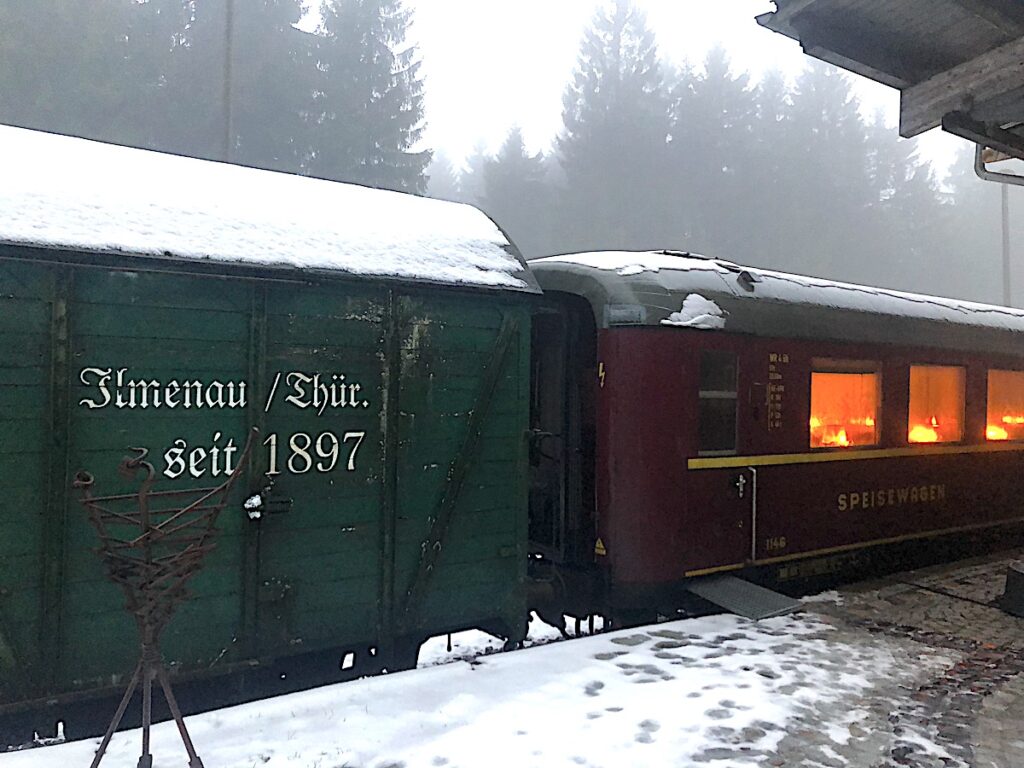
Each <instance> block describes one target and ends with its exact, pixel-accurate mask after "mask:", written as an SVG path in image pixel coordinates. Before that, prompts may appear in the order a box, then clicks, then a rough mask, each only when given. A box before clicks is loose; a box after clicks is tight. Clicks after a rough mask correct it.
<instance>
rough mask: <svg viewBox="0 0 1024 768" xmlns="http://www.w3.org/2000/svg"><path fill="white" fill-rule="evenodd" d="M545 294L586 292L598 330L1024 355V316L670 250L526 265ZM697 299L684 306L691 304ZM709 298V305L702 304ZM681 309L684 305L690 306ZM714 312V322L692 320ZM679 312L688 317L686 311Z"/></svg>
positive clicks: (601, 254) (587, 255)
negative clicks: (631, 328) (688, 330)
mask: <svg viewBox="0 0 1024 768" xmlns="http://www.w3.org/2000/svg"><path fill="white" fill-rule="evenodd" d="M530 266H531V268H532V269H533V270H534V273H535V274H536V276H537V280H538V282H539V283H540V285H541V288H543V289H544V290H545V291H566V292H572V293H577V294H580V295H583V296H585V297H586V298H587V300H588V301H589V302H590V304H591V306H592V307H593V310H594V315H595V318H596V320H597V323H598V325H599V326H600V327H604V328H607V327H610V326H621V325H667V326H673V325H677V326H678V325H682V326H689V327H697V328H714V327H720V328H723V329H724V330H725V331H728V332H733V333H746V334H753V335H757V336H771V337H782V338H787V337H788V338H810V339H831V340H835V341H850V342H869V343H880V344H887V343H899V344H905V345H913V346H922V347H936V348H944V349H957V350H973V351H985V352H991V353H997V354H1006V355H1013V356H1018V357H1020V356H1022V355H1024V310H1019V309H1012V308H1007V307H997V306H991V305H988V304H978V303H973V302H967V301H957V300H954V299H943V298H937V297H934V296H925V295H920V294H914V293H904V292H901V291H892V290H887V289H884V288H871V287H868V286H863V285H854V284H850V283H838V282H834V281H830V280H821V279H818V278H813V277H804V276H801V275H791V274H786V273H784V272H773V271H770V270H765V269H757V268H754V267H744V266H740V265H737V264H733V263H732V262H729V261H724V260H721V259H711V258H706V257H703V256H698V255H694V254H689V253H679V252H672V251H652V252H634V251H607V252H598V253H581V254H568V255H563V256H550V257H547V258H544V259H537V260H534V261H531V262H530ZM694 294H696V295H697V298H694V299H691V300H690V301H689V302H686V300H687V298H688V297H691V296H693V295H694ZM700 299H706V300H708V302H704V301H701V300H700ZM684 302H686V303H687V307H684V306H683V304H684ZM709 302H713V303H714V305H717V308H719V309H720V310H721V316H720V317H718V318H712V319H713V320H717V322H713V323H706V322H702V321H701V318H702V317H703V318H706V317H707V315H697V316H694V315H693V314H692V313H690V314H689V315H688V314H687V309H688V308H689V307H690V306H698V307H701V308H702V309H703V308H705V307H706V305H707V304H708V303H709ZM681 310H682V311H681Z"/></svg>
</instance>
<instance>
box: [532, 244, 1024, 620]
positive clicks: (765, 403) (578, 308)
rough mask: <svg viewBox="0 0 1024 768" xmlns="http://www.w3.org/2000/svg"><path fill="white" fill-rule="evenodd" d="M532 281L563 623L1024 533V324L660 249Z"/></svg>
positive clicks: (602, 258)
mask: <svg viewBox="0 0 1024 768" xmlns="http://www.w3.org/2000/svg"><path fill="white" fill-rule="evenodd" d="M531 266H532V268H533V269H534V271H535V274H536V275H537V278H538V281H539V282H540V284H541V286H542V287H543V288H544V290H545V292H546V295H547V303H546V305H545V307H544V311H543V312H541V313H540V314H539V316H538V317H537V318H536V323H535V331H534V334H535V335H534V350H535V353H534V384H533V388H534V391H533V415H532V417H533V427H534V450H533V452H532V458H533V461H532V465H533V482H532V486H533V493H532V499H531V538H532V544H533V549H534V551H535V552H536V553H537V559H536V562H535V564H534V571H535V575H536V576H537V577H538V579H539V580H540V581H541V582H542V583H547V585H548V590H547V593H546V597H547V599H548V600H549V601H554V602H555V603H557V605H558V607H559V608H560V609H562V610H566V611H568V612H570V613H577V614H584V613H588V612H608V613H611V614H612V615H618V616H622V617H632V618H636V619H640V618H647V617H649V616H650V614H651V612H652V611H653V610H655V609H657V608H672V607H673V606H674V605H677V604H678V601H679V598H680V593H681V592H682V590H683V589H685V586H686V585H687V583H688V582H690V581H691V580H692V579H693V578H695V577H700V576H703V575H707V574H712V573H717V572H725V571H739V570H742V569H753V568H757V569H759V571H760V572H761V574H762V575H763V574H764V573H765V572H766V571H767V572H769V574H770V576H771V577H772V578H775V579H785V578H787V577H790V576H794V575H807V574H808V573H814V572H815V571H816V570H820V569H821V568H830V567H834V565H835V563H836V561H837V560H838V559H840V558H842V557H843V556H845V555H848V553H851V552H856V551H858V550H863V549H865V548H869V547H877V546H878V545H882V544H893V543H897V542H903V541H911V540H914V539H922V538H927V537H937V536H940V535H943V534H947V535H948V534H954V533H959V532H966V531H979V530H986V529H991V530H999V528H998V527H999V526H1006V525H1008V524H1010V523H1017V522H1020V521H1021V520H1024V507H1022V505H1021V500H1020V493H1019V490H1018V488H1017V478H1018V477H1019V476H1020V473H1021V469H1022V468H1024V465H1022V457H1024V312H1022V311H1019V310H1014V309H1007V308H1002V307H993V306H986V305H981V304H972V303H967V302H958V301H952V300H948V299H938V298H932V297H927V296H919V295H914V294H907V293H899V292H895V291H887V290H882V289H875V288H867V287H863V286H855V285H846V284H840V283H833V282H828V281H824V280H816V279H813V278H806V277H799V276H795V275H786V274H781V273H777V272H769V271H765V270H758V269H753V268H745V267H740V266H737V265H735V264H731V263H729V262H724V261H718V260H712V259H705V258H702V257H697V256H692V255H689V254H677V253H670V252H660V253H621V252H619V253H598V254H581V255H571V256H557V257H551V258H547V259H541V260H539V261H534V262H532V263H531Z"/></svg>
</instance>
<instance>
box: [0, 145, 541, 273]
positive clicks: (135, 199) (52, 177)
mask: <svg viewBox="0 0 1024 768" xmlns="http://www.w3.org/2000/svg"><path fill="white" fill-rule="evenodd" d="M0 244H7V245H20V246H34V247H43V248H57V249H64V250H73V251H85V252H105V253H119V254H128V255H134V256H154V257H171V258H179V259H189V260H209V261H219V262H231V263H236V264H243V265H248V266H261V267H284V268H292V269H299V270H311V271H324V272H340V273H347V274H352V275H364V276H373V277H383V278H395V279H401V280H422V281H428V282H433V283H447V284H456V285H468V286H478V287H488V288H503V289H513V290H520V291H529V292H536V291H537V289H536V283H535V282H534V280H533V278H532V276H531V275H530V274H529V271H528V270H527V269H526V268H525V266H524V262H523V261H522V259H521V257H520V256H519V255H518V252H517V251H516V250H515V248H514V246H512V245H511V243H510V242H509V240H508V238H506V237H505V235H504V234H503V233H502V232H501V230H500V229H499V228H498V227H497V226H496V225H495V224H494V222H492V221H491V220H490V219H489V218H487V216H486V215H484V214H483V213H482V212H481V211H479V210H477V209H476V208H473V207H472V206H469V205H464V204H461V203H449V202H444V201H440V200H431V199H427V198H422V197H417V196H415V195H410V194H403V193H400V192H388V191H384V190H377V189H370V188H367V187H361V186H357V185H353V184H341V183H337V182H331V181H322V180H319V179H311V178H306V177H302V176H294V175H290V174H286V173H275V172H271V171H261V170H256V169H252V168H244V167H241V166H235V165H228V164H225V163H217V162H212V161H208V160H196V159H192V158H184V157H178V156H174V155H168V154H162V153H159V152H151V151H146V150H139V149H130V148H126V147H119V146H114V145H109V144H102V143H99V142H95V141H87V140H84V139H77V138H71V137H67V136H58V135H54V134H47V133H41V132H38V131H30V130H25V129H21V128H12V127H7V126H0Z"/></svg>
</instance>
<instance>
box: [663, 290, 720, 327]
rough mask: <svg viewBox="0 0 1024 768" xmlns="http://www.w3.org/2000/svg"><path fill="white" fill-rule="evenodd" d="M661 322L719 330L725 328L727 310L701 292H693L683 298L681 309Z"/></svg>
mask: <svg viewBox="0 0 1024 768" xmlns="http://www.w3.org/2000/svg"><path fill="white" fill-rule="evenodd" d="M661 324H662V325H678V326H683V327H686V328H702V329H704V330H719V329H721V328H725V312H724V311H723V310H722V308H721V307H720V306H718V305H717V304H715V302H713V301H711V299H705V298H704V297H703V296H701V295H700V294H699V293H691V294H689V295H688V296H687V297H686V298H685V299H683V306H682V307H680V309H679V311H678V312H673V313H672V314H671V315H669V316H668V317H667V318H665V319H664V320H662V321H661Z"/></svg>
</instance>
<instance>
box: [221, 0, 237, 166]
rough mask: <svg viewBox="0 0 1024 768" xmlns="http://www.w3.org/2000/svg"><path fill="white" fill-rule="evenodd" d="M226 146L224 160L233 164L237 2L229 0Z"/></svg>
mask: <svg viewBox="0 0 1024 768" xmlns="http://www.w3.org/2000/svg"><path fill="white" fill-rule="evenodd" d="M224 14H225V15H224V145H223V147H222V150H221V151H222V158H223V160H224V162H225V163H230V162H231V148H232V146H233V145H234V142H235V135H234V134H235V126H234V115H233V113H232V105H231V101H232V99H231V79H232V78H231V66H232V59H233V58H234V37H235V34H234V31H235V0H227V3H226V7H225V11H224Z"/></svg>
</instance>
